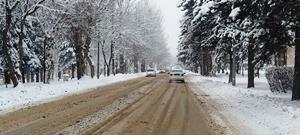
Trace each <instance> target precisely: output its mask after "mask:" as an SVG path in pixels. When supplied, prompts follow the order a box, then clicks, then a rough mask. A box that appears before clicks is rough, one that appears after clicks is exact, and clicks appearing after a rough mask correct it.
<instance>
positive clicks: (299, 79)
mask: <svg viewBox="0 0 300 135" xmlns="http://www.w3.org/2000/svg"><path fill="white" fill-rule="evenodd" d="M298 21H299V22H300V15H298ZM295 42H296V47H295V48H296V50H295V73H294V84H293V93H292V100H300V26H298V27H297V29H296V41H295Z"/></svg>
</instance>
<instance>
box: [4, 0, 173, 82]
mask: <svg viewBox="0 0 300 135" xmlns="http://www.w3.org/2000/svg"><path fill="white" fill-rule="evenodd" d="M0 31H1V34H0V73H2V72H3V73H4V79H5V82H6V83H13V86H14V87H16V86H18V84H19V82H22V83H26V82H39V81H43V82H49V80H51V79H54V78H56V77H58V78H61V76H62V74H64V73H69V72H70V74H71V75H72V78H75V77H77V78H78V79H81V78H82V77H83V76H85V75H90V76H91V77H92V78H93V77H95V76H96V72H97V77H98V78H99V76H100V74H101V73H102V74H105V75H107V76H109V75H111V74H117V73H132V72H140V71H145V68H146V67H147V66H154V65H162V64H168V58H169V53H168V51H167V48H166V40H165V36H164V33H163V28H162V16H161V14H160V11H159V10H158V9H156V8H154V6H153V5H152V4H151V3H150V2H149V1H147V0H140V1H139V0H51V1H47V0H0ZM95 63H97V65H95Z"/></svg>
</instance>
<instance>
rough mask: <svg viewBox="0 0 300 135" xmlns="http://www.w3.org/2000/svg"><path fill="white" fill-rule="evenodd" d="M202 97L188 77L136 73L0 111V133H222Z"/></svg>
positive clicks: (63, 134) (222, 130) (184, 134)
mask: <svg viewBox="0 0 300 135" xmlns="http://www.w3.org/2000/svg"><path fill="white" fill-rule="evenodd" d="M205 102H207V100H205V101H201V99H198V98H196V97H195V95H194V93H193V92H191V90H190V87H189V86H188V83H186V84H184V83H171V84H170V83H168V78H167V76H165V75H160V76H158V77H156V78H138V79H133V80H129V81H125V82H121V83H116V84H112V85H108V86H103V87H101V88H99V89H98V90H95V91H90V92H88V93H83V94H78V95H75V96H70V97H66V98H64V99H61V100H58V101H54V102H51V103H46V104H41V105H39V106H35V107H30V108H26V109H21V110H19V111H16V112H12V113H9V114H6V115H3V116H0V133H3V134H7V135H19V134H26V135H28V134H33V135H43V134H47V135H48V134H51V135H52V134H57V135H65V134H70V135H73V134H86V135H89V134H97V135H98V134H105V135H126V134H128V135H141V134H143V135H145V134H149V135H151V134H152V135H157V134H161V135H209V134H228V132H227V131H225V129H226V130H228V128H224V127H219V126H217V125H216V123H215V122H214V121H212V119H211V118H210V117H211V115H210V114H209V113H211V110H210V109H211V108H209V107H208V106H207V104H209V103H205ZM204 103H205V104H204ZM220 118H221V117H220Z"/></svg>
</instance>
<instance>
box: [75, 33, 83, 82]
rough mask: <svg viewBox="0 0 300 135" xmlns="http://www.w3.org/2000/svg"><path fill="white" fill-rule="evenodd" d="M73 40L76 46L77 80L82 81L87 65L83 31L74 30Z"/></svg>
mask: <svg viewBox="0 0 300 135" xmlns="http://www.w3.org/2000/svg"><path fill="white" fill-rule="evenodd" d="M72 31H73V40H74V46H75V57H76V65H77V79H78V80H79V79H81V78H82V77H83V76H84V73H85V63H84V56H83V46H82V45H83V41H82V31H81V29H80V28H72Z"/></svg>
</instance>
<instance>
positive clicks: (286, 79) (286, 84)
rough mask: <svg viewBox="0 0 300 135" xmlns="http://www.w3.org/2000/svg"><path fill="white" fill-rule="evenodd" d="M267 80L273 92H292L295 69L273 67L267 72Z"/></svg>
mask: <svg viewBox="0 0 300 135" xmlns="http://www.w3.org/2000/svg"><path fill="white" fill-rule="evenodd" d="M266 78H267V80H268V83H269V85H270V89H271V91H272V92H284V93H286V92H287V91H288V90H292V88H293V78H294V68H293V67H271V68H268V69H267V70H266Z"/></svg>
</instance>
